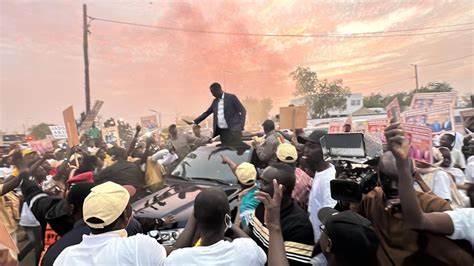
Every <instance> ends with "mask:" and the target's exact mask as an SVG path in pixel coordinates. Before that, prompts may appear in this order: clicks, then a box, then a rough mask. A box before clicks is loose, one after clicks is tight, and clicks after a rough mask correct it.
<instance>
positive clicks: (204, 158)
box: [171, 147, 251, 184]
mask: <svg viewBox="0 0 474 266" xmlns="http://www.w3.org/2000/svg"><path fill="white" fill-rule="evenodd" d="M222 155H225V156H227V157H229V158H230V159H231V160H232V161H234V162H235V163H236V164H241V163H243V162H247V161H249V160H250V155H251V150H245V151H243V152H237V151H236V150H231V149H228V148H216V147H201V148H198V149H197V150H195V151H193V152H191V153H189V154H188V155H187V156H186V157H185V158H184V159H183V161H181V162H180V163H179V164H178V165H177V166H176V168H175V169H174V170H173V172H172V173H171V175H172V176H178V177H181V178H186V179H193V178H194V179H209V180H216V181H217V182H221V183H222V182H223V183H226V184H236V183H237V179H236V177H235V176H234V174H233V173H232V171H231V170H230V167H229V166H227V165H226V164H223V163H222V157H221V156H222Z"/></svg>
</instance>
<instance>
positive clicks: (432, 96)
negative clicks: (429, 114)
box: [410, 92, 457, 109]
mask: <svg viewBox="0 0 474 266" xmlns="http://www.w3.org/2000/svg"><path fill="white" fill-rule="evenodd" d="M456 99H457V94H456V92H429V93H415V94H414V95H413V99H412V100H411V105H410V109H423V108H432V107H434V106H438V105H444V104H448V105H450V106H451V108H453V107H454V106H455V104H456Z"/></svg>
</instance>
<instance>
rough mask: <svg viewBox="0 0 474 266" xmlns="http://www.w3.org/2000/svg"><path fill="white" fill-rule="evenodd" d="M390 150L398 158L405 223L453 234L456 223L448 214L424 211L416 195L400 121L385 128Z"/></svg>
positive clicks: (407, 147)
mask: <svg viewBox="0 0 474 266" xmlns="http://www.w3.org/2000/svg"><path fill="white" fill-rule="evenodd" d="M385 135H386V137H387V140H388V147H389V150H390V151H391V152H392V153H393V155H394V156H395V158H396V162H397V168H398V170H399V172H398V173H399V176H398V180H399V181H398V186H399V188H398V193H399V196H400V202H401V205H402V214H403V223H404V225H405V226H407V227H408V228H410V229H418V230H426V231H430V232H433V233H438V234H444V235H451V234H452V233H453V232H454V225H453V222H452V220H451V218H450V217H449V215H448V214H446V213H442V212H432V213H424V212H423V210H422V209H421V207H420V202H419V201H418V198H417V197H416V192H415V188H414V187H413V178H412V173H411V169H410V163H409V161H410V158H409V149H410V145H409V143H408V140H407V139H405V137H404V131H403V129H402V128H401V126H400V124H399V123H396V124H392V125H390V126H389V127H387V129H386V130H385Z"/></svg>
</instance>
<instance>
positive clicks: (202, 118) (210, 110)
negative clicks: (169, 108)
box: [194, 104, 212, 125]
mask: <svg viewBox="0 0 474 266" xmlns="http://www.w3.org/2000/svg"><path fill="white" fill-rule="evenodd" d="M210 114H212V104H211V106H209V108H208V109H207V110H206V111H205V112H204V113H202V115H200V116H199V117H198V118H196V119H194V124H196V125H198V124H199V123H201V122H202V121H203V120H204V119H206V118H207V117H208V116H209V115H210Z"/></svg>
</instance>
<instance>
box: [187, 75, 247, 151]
mask: <svg viewBox="0 0 474 266" xmlns="http://www.w3.org/2000/svg"><path fill="white" fill-rule="evenodd" d="M210 89H211V93H212V95H213V96H214V97H215V99H214V101H213V102H212V104H211V106H210V107H209V109H207V111H205V112H204V113H203V114H202V115H200V116H199V117H198V118H196V119H195V120H194V123H195V124H196V125H197V124H199V123H201V122H202V121H203V120H204V119H206V118H207V117H208V116H209V115H210V114H211V113H212V114H214V122H213V129H214V137H215V136H220V137H221V142H222V144H223V145H237V144H238V143H239V142H240V140H241V138H242V130H243V129H244V127H245V115H246V113H247V111H246V110H245V107H244V106H243V105H242V104H241V103H240V101H239V99H238V98H237V96H235V95H233V94H230V93H224V91H222V87H221V85H220V84H219V83H213V84H212V85H211V86H210Z"/></svg>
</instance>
